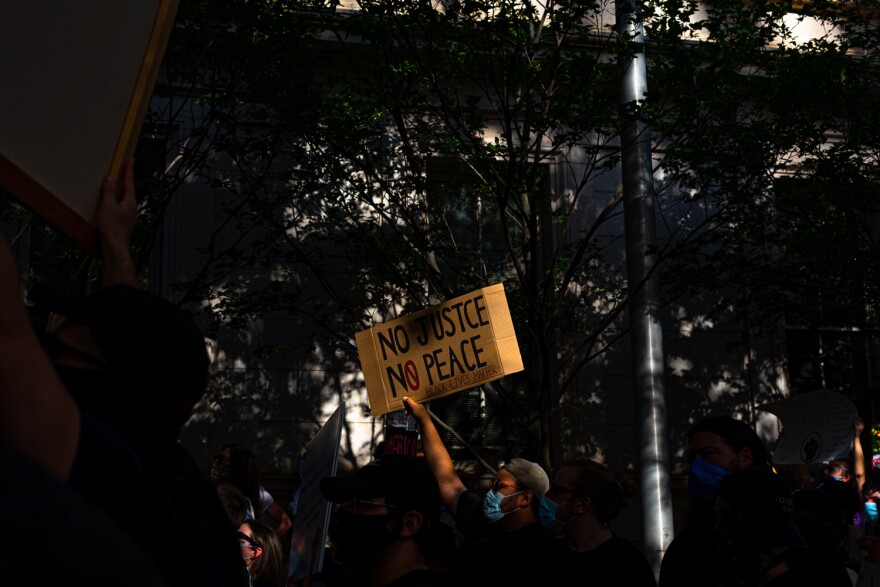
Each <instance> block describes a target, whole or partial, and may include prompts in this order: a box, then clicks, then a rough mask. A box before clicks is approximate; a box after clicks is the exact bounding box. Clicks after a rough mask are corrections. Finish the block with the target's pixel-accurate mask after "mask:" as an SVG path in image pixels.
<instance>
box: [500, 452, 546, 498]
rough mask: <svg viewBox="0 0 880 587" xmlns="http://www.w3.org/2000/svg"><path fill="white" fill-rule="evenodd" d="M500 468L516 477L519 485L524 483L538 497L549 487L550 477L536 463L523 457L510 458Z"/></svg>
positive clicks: (542, 495)
mask: <svg viewBox="0 0 880 587" xmlns="http://www.w3.org/2000/svg"><path fill="white" fill-rule="evenodd" d="M501 468H502V469H505V470H507V471H508V472H509V473H510V474H511V475H513V476H514V477H516V480H517V481H519V482H520V484H521V485H525V486H526V487H527V488H528V489H529V490H531V492H532V493H534V494H535V496H536V497H538V498H539V499H540V498H542V497H544V494H545V493H547V490H548V489H550V478H549V477H548V476H547V473H546V472H545V471H544V469H543V468H542V467H541V465H539V464H538V463H533V462H532V461H527V460H525V459H510V461H509V462H508V463H507V464H506V465H504V466H503V467H501Z"/></svg>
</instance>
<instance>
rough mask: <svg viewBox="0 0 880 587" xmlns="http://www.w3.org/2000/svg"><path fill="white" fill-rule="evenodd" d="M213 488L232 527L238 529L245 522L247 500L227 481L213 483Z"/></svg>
mask: <svg viewBox="0 0 880 587" xmlns="http://www.w3.org/2000/svg"><path fill="white" fill-rule="evenodd" d="M214 488H215V489H216V490H217V497H219V498H220V503H221V504H222V505H223V509H224V510H226V514H227V515H228V516H229V521H230V522H231V523H232V527H233V528H236V529H237V528H239V527H240V526H241V525H242V524H244V523H245V521H246V520H247V513H248V509H247V498H246V497H245V496H244V493H242V492H241V489H239V488H238V487H236V486H235V485H233V484H232V483H230V482H229V481H214Z"/></svg>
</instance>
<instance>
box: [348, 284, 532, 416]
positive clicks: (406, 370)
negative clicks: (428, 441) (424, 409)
mask: <svg viewBox="0 0 880 587" xmlns="http://www.w3.org/2000/svg"><path fill="white" fill-rule="evenodd" d="M355 340H356V342H357V347H358V355H359V356H360V359H361V368H362V369H363V372H364V380H365V383H366V386H367V394H368V395H369V397H370V410H371V411H372V414H373V416H380V415H382V414H386V413H388V412H392V411H394V410H402V409H403V398H404V396H409V397H411V398H412V399H413V400H415V401H417V402H422V401H425V400H429V399H434V398H438V397H443V396H446V395H450V394H452V393H456V392H458V391H464V390H465V389H470V388H472V387H476V386H477V385H481V384H483V383H486V382H489V381H493V380H495V379H500V378H501V377H504V376H505V375H509V374H511V373H516V372H517V371H522V370H523V363H522V357H521V356H520V352H519V346H518V345H517V342H516V333H515V331H514V329H513V321H512V320H511V318H510V310H509V309H508V308H507V298H506V297H505V295H504V286H503V285H501V284H497V285H491V286H489V287H484V288H483V289H479V290H477V291H474V292H471V293H469V294H467V295H463V296H460V297H457V298H454V299H451V300H448V301H446V302H444V303H442V304H439V305H436V306H431V307H429V308H426V309H424V310H420V311H418V312H415V313H413V314H408V315H406V316H404V317H402V318H398V319H397V320H392V321H390V322H385V323H383V324H380V325H379V326H374V327H373V328H370V329H369V330H364V331H362V332H359V333H357V335H355Z"/></svg>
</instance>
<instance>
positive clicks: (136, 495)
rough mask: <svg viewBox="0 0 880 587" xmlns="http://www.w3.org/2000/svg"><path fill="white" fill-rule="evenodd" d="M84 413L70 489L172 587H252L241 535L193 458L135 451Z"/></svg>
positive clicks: (173, 449) (179, 452)
mask: <svg viewBox="0 0 880 587" xmlns="http://www.w3.org/2000/svg"><path fill="white" fill-rule="evenodd" d="M81 413H82V428H81V433H80V441H79V446H78V448H77V454H76V459H75V461H74V466H73V470H72V472H71V475H70V480H69V485H70V486H71V487H72V488H74V489H75V490H76V491H78V492H79V493H80V494H81V495H83V496H84V497H85V498H87V499H88V500H90V501H91V502H92V503H93V504H95V505H96V506H97V507H98V508H100V509H101V510H103V511H104V512H105V513H107V514H108V515H109V516H110V517H111V518H113V519H114V520H115V521H116V522H117V523H118V524H119V525H120V526H121V527H123V528H124V529H125V530H127V531H128V533H129V534H130V535H131V536H132V537H133V539H134V540H135V541H136V542H138V543H139V544H140V546H141V548H143V550H144V551H145V552H146V553H147V554H148V555H149V556H150V557H151V558H152V560H153V562H154V564H155V566H156V567H157V568H158V569H159V570H160V572H162V574H163V575H164V576H165V578H166V579H167V581H168V583H169V584H170V585H180V586H186V587H196V586H205V587H227V586H228V587H246V586H247V585H248V575H247V567H246V566H245V565H244V561H243V560H242V557H241V553H240V548H239V545H238V540H237V537H236V534H235V530H236V529H234V528H233V527H232V524H231V523H230V521H229V517H228V516H227V514H226V512H225V510H224V509H223V506H222V505H221V503H220V500H219V498H218V497H217V493H216V490H215V489H214V487H213V486H212V485H211V483H210V482H209V481H208V480H207V479H205V478H204V477H203V475H202V474H201V472H200V471H199V470H198V467H197V466H196V464H195V461H193V459H192V457H191V456H190V454H189V453H188V452H187V451H186V450H184V449H183V448H182V447H180V446H179V445H177V444H176V443H175V444H174V445H172V446H164V447H161V446H157V448H156V450H155V451H147V450H144V449H141V450H138V451H135V450H134V449H133V448H132V446H131V445H130V444H129V443H128V442H126V441H125V440H123V439H122V438H121V437H120V436H119V434H117V433H116V432H114V431H113V430H112V429H111V428H110V427H108V426H106V425H105V424H104V423H103V421H101V420H99V419H97V418H95V417H92V416H91V415H90V414H89V413H88V412H86V411H82V412H81ZM132 572H137V571H136V570H134V569H133V570H132Z"/></svg>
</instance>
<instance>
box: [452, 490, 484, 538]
mask: <svg viewBox="0 0 880 587" xmlns="http://www.w3.org/2000/svg"><path fill="white" fill-rule="evenodd" d="M482 504H483V499H482V498H481V497H480V496H479V495H477V494H476V493H474V492H473V491H464V492H462V494H461V495H459V496H458V502H457V503H456V505H455V524H456V526H457V527H458V529H459V530H460V531H461V532H462V533H464V534H467V535H472V534H481V533H484V532H486V531H487V530H488V528H489V522H488V520H487V519H486V516H484V515H483V507H482Z"/></svg>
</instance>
